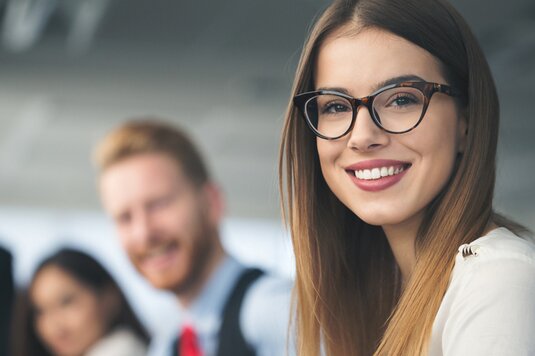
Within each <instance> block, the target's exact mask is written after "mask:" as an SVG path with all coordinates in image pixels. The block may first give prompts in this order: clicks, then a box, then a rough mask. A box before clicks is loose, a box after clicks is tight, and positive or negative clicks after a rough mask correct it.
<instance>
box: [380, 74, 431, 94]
mask: <svg viewBox="0 0 535 356" xmlns="http://www.w3.org/2000/svg"><path fill="white" fill-rule="evenodd" d="M410 81H413V82H414V81H416V82H425V80H424V79H422V78H421V77H419V76H417V75H414V74H406V75H400V76H398V77H394V78H390V79H387V80H385V81H382V82H380V83H377V84H375V85H374V87H373V88H372V93H374V92H376V91H377V90H379V89H381V88H384V87H386V86H389V85H392V84H399V83H403V82H410Z"/></svg>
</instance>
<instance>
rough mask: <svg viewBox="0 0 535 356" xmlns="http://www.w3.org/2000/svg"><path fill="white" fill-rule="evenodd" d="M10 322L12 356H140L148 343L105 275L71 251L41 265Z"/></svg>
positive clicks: (92, 262) (82, 255)
mask: <svg viewBox="0 0 535 356" xmlns="http://www.w3.org/2000/svg"><path fill="white" fill-rule="evenodd" d="M13 322H14V327H13V336H14V341H13V355H16V356H52V355H54V356H81V355H83V356H111V355H113V356H143V355H146V352H147V344H148V342H149V337H148V334H147V332H146V331H145V329H144V327H143V326H142V325H141V323H140V321H139V320H138V318H137V317H136V315H135V314H134V312H133V310H132V308H131V307H130V305H129V303H128V301H127V299H126V297H125V295H124V294H123V292H122V291H121V289H120V288H119V286H118V285H117V283H116V282H115V280H114V279H113V278H112V276H111V275H110V274H109V273H108V271H106V269H104V267H103V266H102V265H101V264H100V263H99V262H97V261H96V260H95V259H94V258H93V257H91V256H89V255H88V254H86V253H84V252H81V251H78V250H74V249H67V248H65V249H61V250H59V251H58V252H56V253H54V254H53V255H51V256H50V257H48V258H46V259H45V260H44V261H43V262H41V264H40V265H39V266H38V267H37V269H36V272H35V273H34V275H33V278H32V280H31V282H30V285H29V287H28V290H27V292H25V293H24V292H23V293H21V295H20V296H19V298H18V301H17V308H16V310H15V315H14V318H13Z"/></svg>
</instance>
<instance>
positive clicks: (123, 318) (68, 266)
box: [12, 248, 150, 356]
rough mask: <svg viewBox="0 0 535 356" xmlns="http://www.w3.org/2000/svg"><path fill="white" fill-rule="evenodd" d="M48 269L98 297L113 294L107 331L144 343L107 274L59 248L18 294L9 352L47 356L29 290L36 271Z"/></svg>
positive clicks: (95, 263)
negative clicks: (125, 331) (115, 304)
mask: <svg viewBox="0 0 535 356" xmlns="http://www.w3.org/2000/svg"><path fill="white" fill-rule="evenodd" d="M48 266H55V267H58V268H60V269H61V270H63V271H65V273H67V274H69V275H71V276H72V277H73V278H74V279H76V280H78V281H79V282H80V283H82V284H84V285H86V286H87V287H89V288H91V290H92V291H94V292H95V293H97V294H99V293H101V292H104V290H111V291H112V292H113V293H116V294H117V296H118V299H119V303H118V310H117V311H116V313H115V314H114V317H113V318H112V319H111V320H110V322H109V325H108V330H109V331H111V330H112V329H114V328H116V327H126V328H128V329H129V330H131V331H132V332H133V333H134V334H135V335H136V336H137V337H138V338H139V339H140V340H141V341H142V342H144V343H145V344H148V342H149V340H150V338H149V334H148V332H147V331H146V330H145V328H144V326H143V325H142V324H141V322H140V321H139V319H138V318H137V316H136V314H135V313H134V310H133V309H132V307H131V306H130V303H129V302H128V300H127V299H126V296H125V295H124V293H123V292H122V291H121V289H120V287H119V285H118V284H117V282H116V281H115V280H114V279H113V277H112V276H111V274H110V273H109V272H108V271H107V270H106V269H105V268H104V267H103V266H102V265H101V264H100V263H99V262H98V261H97V260H96V259H94V258H93V257H92V256H90V255H88V254H87V253H85V252H82V251H79V250H75V249H72V248H62V249H60V250H59V251H57V252H55V253H54V254H52V255H51V256H49V257H47V258H46V259H45V260H43V261H42V262H41V263H40V264H39V266H38V267H37V268H36V271H35V272H34V275H33V278H32V281H31V282H30V287H29V288H28V290H27V291H25V290H23V291H20V292H19V295H18V297H17V301H16V307H15V313H14V318H13V330H12V336H13V345H12V348H13V350H12V353H13V355H17V356H50V355H51V353H50V351H49V350H47V348H46V347H45V345H44V344H43V342H42V341H41V338H40V337H39V335H38V334H37V331H36V328H35V311H34V308H33V307H32V302H31V301H30V296H29V294H30V293H29V291H30V290H31V288H32V285H33V282H34V281H35V279H36V277H37V275H38V274H39V272H40V271H42V270H43V269H44V268H46V267H48Z"/></svg>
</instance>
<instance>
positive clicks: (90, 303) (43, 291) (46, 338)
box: [30, 266, 108, 356]
mask: <svg viewBox="0 0 535 356" xmlns="http://www.w3.org/2000/svg"><path fill="white" fill-rule="evenodd" d="M30 298H31V301H32V305H33V307H34V310H35V328H36V331H37V334H38V335H39V337H40V338H41V340H42V341H43V343H44V344H45V345H46V346H47V348H48V349H49V350H50V351H51V352H52V353H53V354H54V355H61V356H75V355H77V356H79V355H82V354H83V353H84V352H86V351H87V350H88V349H89V347H91V346H92V345H93V344H94V343H95V342H96V341H98V340H99V339H100V338H101V337H102V336H104V334H105V332H106V325H107V321H106V320H107V318H108V317H107V316H105V311H104V308H103V306H102V304H103V302H102V301H100V300H99V298H98V296H97V294H96V293H95V292H94V291H93V290H91V289H89V288H88V287H86V286H85V285H83V284H81V283H80V282H79V281H77V280H76V279H74V278H73V277H72V276H71V275H70V274H68V273H66V272H64V271H63V270H62V269H60V268H59V267H56V266H48V267H45V268H44V269H42V270H41V271H40V272H39V273H38V274H37V276H36V278H35V281H34V283H33V286H32V288H31V293H30Z"/></svg>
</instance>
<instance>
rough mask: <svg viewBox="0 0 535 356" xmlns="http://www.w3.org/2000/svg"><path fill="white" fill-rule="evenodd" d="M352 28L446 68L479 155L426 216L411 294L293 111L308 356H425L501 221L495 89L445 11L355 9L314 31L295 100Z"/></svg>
mask: <svg viewBox="0 0 535 356" xmlns="http://www.w3.org/2000/svg"><path fill="white" fill-rule="evenodd" d="M341 27H344V28H349V29H350V30H351V29H354V31H355V32H357V31H359V30H362V29H365V28H379V29H383V30H385V31H388V32H390V33H393V34H395V35H398V36H400V37H403V38H405V39H406V40H408V41H410V42H412V43H414V44H416V45H418V46H420V47H421V48H423V49H425V50H427V51H428V52H429V53H431V54H432V55H434V56H435V57H436V58H438V59H439V60H440V62H441V63H442V69H443V71H444V73H443V74H444V75H445V78H446V79H447V81H448V83H449V84H450V85H452V86H454V87H456V88H457V89H458V90H460V91H461V92H462V94H463V95H462V97H463V99H461V100H460V101H459V103H458V104H459V106H460V107H461V110H462V112H463V114H464V115H465V117H466V119H467V123H468V128H467V145H466V147H465V150H464V153H463V154H462V155H460V156H459V157H458V160H457V164H456V167H455V169H454V172H453V173H452V176H451V178H450V180H449V182H448V184H447V185H446V187H445V188H444V189H443V191H442V192H441V193H440V194H439V195H438V196H437V197H436V198H435V199H434V200H433V202H432V203H431V204H429V206H428V207H427V209H426V213H425V218H424V222H423V224H422V226H421V227H420V230H419V232H418V235H417V237H416V243H415V250H416V259H417V261H416V265H415V267H414V270H413V271H412V274H411V277H410V279H409V280H408V281H407V283H406V285H405V286H404V288H403V290H402V289H401V283H400V281H401V274H400V271H399V268H398V267H397V264H396V262H395V259H394V257H393V255H392V252H391V250H390V247H389V245H388V242H387V240H386V237H385V235H384V233H383V231H382V229H381V228H380V227H376V226H371V225H369V224H367V223H365V222H364V221H362V220H361V219H359V218H358V217H357V216H355V214H353V213H352V212H351V211H349V210H348V209H347V208H346V207H345V206H344V205H343V204H342V203H341V202H340V201H339V200H338V199H337V198H336V197H335V196H334V194H333V193H332V192H331V191H330V189H329V188H328V186H327V184H326V182H325V180H324V178H323V176H322V173H321V170H320V168H319V160H318V155H317V150H316V143H315V142H316V139H315V137H314V136H313V134H312V133H311V132H310V130H309V129H308V128H307V127H306V124H305V122H304V120H303V119H302V117H301V116H300V114H299V112H298V111H297V109H296V108H295V107H294V106H293V104H292V103H291V102H290V104H289V106H288V109H287V114H286V121H285V125H284V129H283V134H282V143H281V148H280V158H279V170H280V178H279V179H280V184H281V195H282V197H283V202H284V203H283V210H284V216H285V219H286V221H287V223H288V224H289V226H290V230H291V234H292V240H293V245H294V251H295V256H296V269H297V274H296V287H295V291H294V293H295V294H294V297H295V298H296V299H297V306H296V308H297V309H296V315H297V317H296V322H297V325H296V326H297V331H298V335H297V336H298V344H297V347H298V352H299V354H300V355H306V356H313V355H318V354H319V353H320V349H321V348H322V347H323V348H324V349H325V352H326V354H327V355H336V356H339V355H371V354H374V353H375V354H376V355H389V356H392V355H420V354H425V353H427V347H428V341H429V338H430V335H431V329H432V325H433V321H434V318H435V315H436V313H437V311H438V308H439V306H440V303H441V301H442V298H443V296H444V294H445V292H446V289H447V286H448V281H449V277H450V274H451V270H452V268H453V263H454V257H455V254H456V253H457V248H458V246H460V245H462V244H464V243H469V242H471V241H473V240H474V239H476V238H478V237H479V236H481V235H482V234H483V233H484V231H485V228H486V227H487V226H488V224H489V223H490V222H491V221H495V219H494V213H493V211H492V199H493V191H494V182H495V157H496V146H497V138H498V126H499V125H498V119H499V118H498V115H499V106H498V98H497V94H496V89H495V85H494V82H493V79H492V76H491V73H490V70H489V67H488V64H487V62H486V60H485V58H484V55H483V53H482V51H481V49H480V47H479V45H478V44H477V41H476V39H475V37H474V36H473V34H472V33H471V31H470V29H469V27H468V25H467V24H466V23H465V21H464V20H463V19H462V17H461V16H460V15H459V13H458V12H457V11H456V10H455V9H454V8H453V7H452V6H451V5H449V4H448V3H446V2H445V1H442V0H345V1H335V2H334V3H333V4H332V5H331V6H329V7H328V8H327V9H326V10H325V11H324V13H323V15H322V16H321V17H320V18H319V19H318V20H317V22H316V24H315V26H314V27H313V28H312V31H311V33H310V34H309V38H308V39H307V41H306V43H305V46H304V49H303V51H302V55H301V59H300V62H299V65H298V68H297V72H296V76H295V81H294V86H293V92H292V96H294V95H296V94H298V93H301V92H304V91H309V90H313V89H314V87H313V85H314V66H315V61H316V59H317V55H318V51H319V48H320V46H321V44H322V43H323V41H324V40H325V39H326V38H327V37H328V36H329V35H331V34H332V33H333V32H334V31H335V30H337V29H340V28H341ZM431 266H432V267H431Z"/></svg>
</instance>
